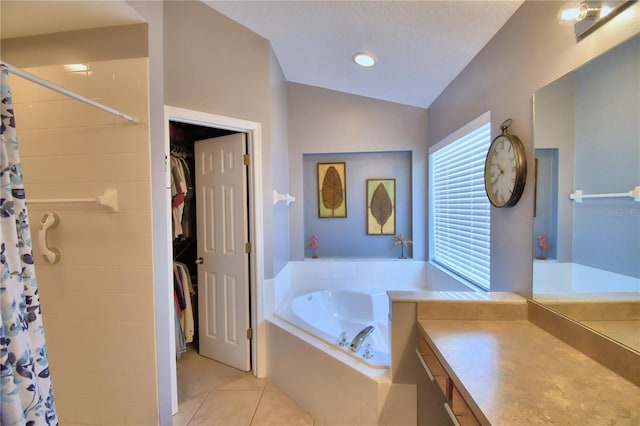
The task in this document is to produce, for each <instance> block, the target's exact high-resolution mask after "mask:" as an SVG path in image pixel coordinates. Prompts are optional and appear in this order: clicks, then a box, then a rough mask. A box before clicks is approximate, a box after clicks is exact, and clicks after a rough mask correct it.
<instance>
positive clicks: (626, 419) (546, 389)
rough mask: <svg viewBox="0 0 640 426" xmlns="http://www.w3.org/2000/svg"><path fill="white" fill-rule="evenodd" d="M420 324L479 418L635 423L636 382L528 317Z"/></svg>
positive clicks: (639, 390)
mask: <svg viewBox="0 0 640 426" xmlns="http://www.w3.org/2000/svg"><path fill="white" fill-rule="evenodd" d="M418 324H419V329H420V332H421V333H422V335H423V336H424V337H425V339H426V340H427V341H428V343H429V344H430V346H431V347H432V348H433V349H434V352H435V353H436V356H437V357H438V358H439V359H440V362H441V363H442V364H443V366H444V368H445V369H446V370H447V373H448V374H449V375H450V377H451V379H452V380H453V382H454V385H455V386H456V387H457V388H458V389H459V390H460V392H461V394H462V395H463V397H464V398H465V400H466V401H467V402H468V403H469V405H470V406H471V409H472V411H473V412H474V414H475V415H476V417H478V419H479V420H481V421H482V423H483V424H492V425H509V426H516V425H528V424H562V425H608V424H616V425H635V426H637V425H640V387H638V386H636V385H634V384H633V383H631V382H630V381H628V380H626V379H624V378H622V377H621V376H619V375H618V374H616V373H614V372H613V371H611V370H609V369H608V368H606V367H604V366H602V365H601V364H599V363H598V362H596V361H594V360H592V359H591V358H589V357H587V356H586V355H584V354H583V353H581V352H580V351H578V350H576V349H574V348H573V347H571V346H569V345H568V344H566V343H564V342H563V341H561V340H559V339H558V338H556V337H554V336H553V335H551V334H549V333H547V332H546V331H544V330H543V329H541V328H539V327H538V326H536V325H535V324H533V323H531V322H529V321H527V320H508V321H504V320H469V319H465V320H457V319H445V320H442V319H419V320H418ZM637 368H640V365H638V366H637Z"/></svg>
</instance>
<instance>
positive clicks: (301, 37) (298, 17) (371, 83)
mask: <svg viewBox="0 0 640 426" xmlns="http://www.w3.org/2000/svg"><path fill="white" fill-rule="evenodd" d="M205 3H207V4H208V5H209V6H211V7H213V8H215V9H216V10H218V11H220V12H221V13H223V14H225V15H226V16H228V17H229V18H231V19H233V20H235V21H237V22H239V23H241V24H242V25H244V26H246V27H248V28H250V29H251V30H253V31H254V32H256V33H258V34H260V35H262V36H263V37H265V38H267V39H268V40H270V41H271V44H272V46H273V50H274V52H275V54H276V56H277V58H278V61H279V62H280V65H281V66H282V69H283V72H284V75H285V77H286V79H287V80H288V81H292V82H297V83H303V84H308V85H312V86H319V87H324V88H329V89H333V90H338V91H342V92H347V93H353V94H357V95H362V96H368V97H372V98H377V99H383V100H388V101H393V102H399V103H403V104H408V105H414V106H420V107H428V106H429V105H430V104H431V103H432V102H433V101H434V100H435V98H436V97H437V96H438V95H439V94H440V93H441V92H442V91H443V90H444V89H445V88H446V87H447V85H448V84H449V83H450V82H451V81H452V80H453V78H454V77H455V76H456V75H457V74H458V73H459V72H460V71H462V69H463V68H464V67H465V66H466V65H467V64H468V63H469V62H470V61H471V59H473V57H474V56H475V55H476V54H477V53H478V51H479V50H480V49H482V47H484V45H486V44H487V42H488V41H489V40H490V39H491V37H493V35H494V34H495V33H496V32H497V31H498V30H499V29H500V28H501V27H502V25H504V23H505V22H506V21H507V20H508V19H509V18H510V17H511V15H513V13H514V12H515V11H516V9H517V8H518V7H519V6H520V5H521V4H522V3H523V1H522V0H518V1H505V0H503V1H496V0H493V1H482V0H476V1H453V0H450V1H205ZM359 51H367V52H371V53H373V54H374V56H375V57H376V58H377V61H378V62H377V64H376V65H375V66H374V67H372V68H367V69H365V68H361V67H358V66H357V65H355V64H354V63H353V61H352V60H351V58H352V56H353V54H354V53H356V52H359Z"/></svg>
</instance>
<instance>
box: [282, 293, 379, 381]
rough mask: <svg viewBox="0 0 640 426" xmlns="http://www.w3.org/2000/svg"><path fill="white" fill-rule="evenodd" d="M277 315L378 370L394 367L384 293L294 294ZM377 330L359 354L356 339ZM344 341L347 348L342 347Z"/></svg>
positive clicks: (366, 340)
mask: <svg viewBox="0 0 640 426" xmlns="http://www.w3.org/2000/svg"><path fill="white" fill-rule="evenodd" d="M275 315H276V316H277V317H278V318H280V319H282V320H284V321H286V322H287V323H289V324H291V325H293V326H294V327H296V328H297V329H300V330H302V331H304V332H305V333H308V334H310V335H311V336H313V337H315V338H317V339H320V340H322V341H323V342H325V343H326V344H328V345H330V346H331V347H334V348H335V349H339V350H341V351H342V352H344V353H345V354H347V355H349V356H350V357H351V358H353V360H355V362H357V363H363V364H365V365H366V366H368V367H371V368H374V369H386V368H388V367H389V365H390V351H389V298H388V296H387V293H386V291H384V290H370V289H332V290H304V291H297V292H291V294H290V295H289V296H288V297H286V298H285V300H284V301H283V303H282V304H281V306H280V307H279V308H278V309H277V310H276V313H275ZM370 325H371V326H373V332H372V333H370V334H369V335H368V336H367V337H366V339H365V340H364V342H363V343H362V344H361V345H360V347H359V348H358V350H357V351H356V352H353V351H352V350H351V349H350V343H351V341H352V340H353V338H354V337H355V336H356V335H357V334H358V333H359V332H360V331H361V330H363V329H364V328H365V327H367V326H370ZM341 340H342V342H343V344H344V343H346V344H344V345H340V343H341Z"/></svg>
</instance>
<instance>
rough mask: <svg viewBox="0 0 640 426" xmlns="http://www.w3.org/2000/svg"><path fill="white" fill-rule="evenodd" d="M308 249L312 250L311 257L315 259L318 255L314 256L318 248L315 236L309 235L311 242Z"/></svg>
mask: <svg viewBox="0 0 640 426" xmlns="http://www.w3.org/2000/svg"><path fill="white" fill-rule="evenodd" d="M308 247H309V248H310V249H312V250H313V254H312V255H311V257H312V258H313V259H317V258H318V255H317V254H316V248H318V236H317V235H316V234H313V235H311V242H310V243H309V245H308Z"/></svg>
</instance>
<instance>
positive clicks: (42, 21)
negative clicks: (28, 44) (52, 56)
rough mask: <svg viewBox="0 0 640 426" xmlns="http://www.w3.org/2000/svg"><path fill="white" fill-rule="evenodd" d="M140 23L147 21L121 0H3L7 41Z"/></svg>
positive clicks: (1, 21)
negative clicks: (8, 39)
mask: <svg viewBox="0 0 640 426" xmlns="http://www.w3.org/2000/svg"><path fill="white" fill-rule="evenodd" d="M139 22H144V20H143V19H142V18H141V17H140V16H139V15H138V13H136V12H135V11H134V10H133V9H132V8H131V7H130V6H129V5H128V4H127V3H126V2H124V1H121V0H109V1H96V0H93V1H55V0H43V1H33V0H0V35H1V37H2V38H3V39H4V38H15V37H26V36H33V35H39V34H49V33H57V32H62V31H75V30H85V29H89V28H99V27H110V26H116V25H127V24H136V23H139Z"/></svg>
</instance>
